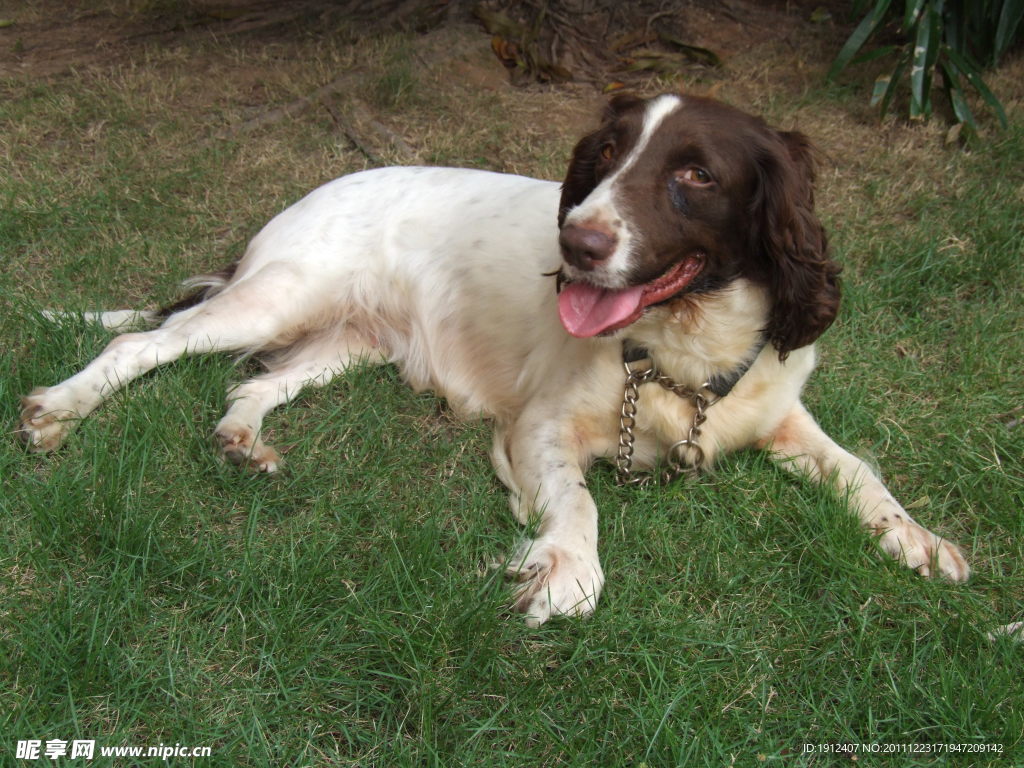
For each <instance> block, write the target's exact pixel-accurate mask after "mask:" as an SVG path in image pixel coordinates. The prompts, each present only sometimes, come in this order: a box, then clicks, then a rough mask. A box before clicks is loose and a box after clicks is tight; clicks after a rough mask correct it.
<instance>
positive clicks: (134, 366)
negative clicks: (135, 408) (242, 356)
mask: <svg viewBox="0 0 1024 768" xmlns="http://www.w3.org/2000/svg"><path fill="white" fill-rule="evenodd" d="M309 293H310V291H309V287H308V285H305V286H304V285H303V283H302V281H301V279H300V278H299V277H298V276H297V275H296V274H295V272H294V271H293V270H292V269H291V268H290V267H288V266H287V265H285V264H271V265H268V266H267V267H265V268H264V269H262V270H260V271H259V272H256V273H254V274H253V275H251V276H249V277H248V278H246V279H244V280H240V281H238V282H235V283H232V284H230V285H229V286H228V287H226V288H225V289H224V290H223V291H222V292H220V293H218V294H217V295H215V296H214V297H212V298H211V299H208V300H207V301H204V302H202V303H200V304H197V305H195V306H193V307H190V308H189V309H186V310H183V311H181V312H178V313H176V314H173V315H171V316H170V317H169V318H167V320H166V321H165V322H164V324H163V325H162V326H160V327H159V328H156V329H154V330H151V331H146V332H142V333H126V334H123V335H121V336H118V337H117V338H115V339H114V340H113V341H111V342H110V344H108V345H107V348H106V349H104V350H103V352H101V353H100V355H99V356H98V357H97V358H96V359H95V360H93V361H92V362H91V363H89V365H87V366H86V367H85V368H84V369H83V370H82V371H81V372H79V373H77V374H75V375H74V376H72V377H71V378H69V379H67V380H65V381H63V382H61V383H60V384H56V385H54V386H52V387H45V388H39V389H35V390H33V391H32V393H31V394H29V395H28V396H27V397H25V398H23V399H22V411H21V423H20V426H19V432H20V436H21V437H22V439H23V440H24V441H25V442H26V443H27V444H28V446H29V448H30V449H31V450H34V451H50V450H54V449H56V448H58V447H59V446H60V444H61V443H62V442H63V441H64V438H65V437H66V436H67V434H68V432H70V431H71V429H72V428H73V427H74V426H75V425H76V424H77V423H78V421H79V420H80V419H82V418H84V417H86V416H88V415H89V414H90V413H91V412H92V411H94V410H95V409H96V408H97V407H98V406H99V405H100V403H102V402H103V400H104V399H106V398H107V397H108V396H109V395H110V394H111V393H113V392H115V391H116V390H118V389H120V388H121V387H123V386H124V385H126V384H127V383H128V382H130V381H131V380H132V379H135V378H136V377H138V376H141V375H142V374H144V373H146V372H147V371H149V370H151V369H153V368H155V367H156V366H158V365H164V364H166V363H169V362H172V361H174V360H176V359H178V358H179V357H181V356H182V355H186V354H198V353H203V352H213V351H221V350H225V351H226V350H246V351H258V350H260V349H265V348H268V347H273V346H274V345H275V343H277V342H278V341H279V339H281V338H282V337H285V336H287V334H288V332H289V330H290V329H292V328H294V327H295V326H296V325H298V324H299V323H301V322H302V320H303V318H304V317H305V316H307V315H308V313H309V306H310V303H311V302H312V301H313V300H315V298H316V297H311V296H309V295H308V294H309ZM282 295H283V296H288V297H289V301H288V302H286V303H284V304H283V306H282V303H281V302H277V303H275V304H274V305H273V310H274V311H272V312H271V311H268V303H267V301H266V297H267V296H282ZM277 345H278V346H280V343H278V344H277Z"/></svg>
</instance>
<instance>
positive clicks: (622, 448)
mask: <svg viewBox="0 0 1024 768" xmlns="http://www.w3.org/2000/svg"><path fill="white" fill-rule="evenodd" d="M625 367H626V384H625V388H624V391H623V394H622V410H621V411H620V412H619V450H618V453H617V454H616V456H615V470H616V475H617V478H618V482H619V484H620V485H647V484H648V483H650V482H651V481H652V479H655V478H656V479H658V480H659V481H660V482H661V483H662V484H668V483H671V482H672V481H673V480H675V479H677V478H678V477H679V476H680V475H682V474H684V473H686V472H690V473H693V474H696V473H697V472H698V471H699V470H700V468H701V466H702V465H703V464H704V450H703V449H702V448H701V447H700V435H701V426H702V425H703V424H704V422H705V421H707V419H708V417H707V414H706V411H707V409H708V408H710V407H711V406H712V405H714V404H715V403H716V402H718V398H716V399H714V400H708V399H707V397H705V396H704V390H705V389H707V387H708V384H707V383H704V384H702V385H701V387H700V388H699V389H690V388H689V387H686V386H683V385H682V384H677V383H676V382H675V381H673V380H672V379H670V378H669V377H668V376H665V375H664V374H662V373H659V372H658V370H657V369H656V368H655V367H654V365H653V364H652V365H651V366H650V367H649V368H633V367H631V365H630V364H629V363H625ZM651 381H653V382H655V383H657V384H660V385H661V386H662V387H663V388H664V389H667V390H668V391H669V392H671V393H672V394H674V395H676V396H677V397H681V398H682V399H683V400H689V401H690V404H691V405H692V406H693V409H694V410H693V420H692V421H691V422H690V428H689V430H688V431H687V433H686V437H684V438H683V439H682V440H679V441H677V442H675V443H673V444H672V445H671V446H670V447H669V449H668V452H667V454H666V463H667V464H668V466H667V467H666V468H665V469H664V470H663V471H662V472H661V473H660V474H657V475H655V474H654V473H652V474H649V475H641V474H637V473H635V472H633V450H634V443H635V442H636V435H635V434H634V431H635V430H636V412H637V401H638V400H639V399H640V385H641V384H646V383H648V382H651Z"/></svg>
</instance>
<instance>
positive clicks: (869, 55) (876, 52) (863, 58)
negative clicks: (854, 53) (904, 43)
mask: <svg viewBox="0 0 1024 768" xmlns="http://www.w3.org/2000/svg"><path fill="white" fill-rule="evenodd" d="M895 50H898V49H897V47H896V46H895V45H883V46H882V47H881V48H875V49H873V50H870V51H866V52H865V53H862V54H861V55H860V56H858V57H857V58H855V59H854V60H853V61H851V62H850V65H851V66H858V65H860V64H865V63H867V62H869V61H874V60H875V59H880V58H882V57H883V56H888V55H889V54H890V53H892V52H893V51H895Z"/></svg>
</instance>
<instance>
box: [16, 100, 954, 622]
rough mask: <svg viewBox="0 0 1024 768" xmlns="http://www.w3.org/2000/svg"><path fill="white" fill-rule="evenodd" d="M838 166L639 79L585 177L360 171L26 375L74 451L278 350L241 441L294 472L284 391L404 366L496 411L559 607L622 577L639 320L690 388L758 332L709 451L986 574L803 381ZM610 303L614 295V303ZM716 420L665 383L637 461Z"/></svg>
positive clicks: (459, 400)
mask: <svg viewBox="0 0 1024 768" xmlns="http://www.w3.org/2000/svg"><path fill="white" fill-rule="evenodd" d="M812 182H813V170H812V162H811V158H810V149H809V147H808V144H807V142H806V140H805V139H804V138H803V137H802V136H801V135H799V134H796V133H785V132H776V131H774V130H772V129H770V128H768V127H767V126H766V125H765V124H764V123H763V122H762V121H760V120H759V119H757V118H753V117H750V116H749V115H746V114H744V113H742V112H740V111H738V110H735V109H732V108H730V107H727V106H725V105H722V104H720V103H717V102H714V101H710V100H705V99H699V98H694V97H688V96H678V95H666V96H661V97H658V98H655V99H651V100H641V99H637V98H632V97H619V98H617V99H615V100H613V101H612V103H611V104H610V106H609V107H608V109H607V112H606V115H605V119H604V123H603V124H602V126H601V127H600V128H599V129H598V130H597V131H595V132H594V133H592V134H590V135H588V136H586V137H584V138H583V139H582V140H581V141H580V142H579V144H578V146H577V147H576V150H575V152H574V155H573V159H572V162H571V164H570V168H569V171H568V174H567V177H566V180H565V183H564V185H563V186H562V188H561V189H560V187H559V185H558V184H557V183H554V182H549V181H540V180H536V179H529V178H523V177H520V176H511V175H503V174H495V173H488V172H483V171H476V170H462V169H450V168H384V169H378V170H371V171H365V172H362V173H356V174H353V175H350V176H346V177H343V178H341V179H337V180H335V181H333V182H330V183H328V184H326V185H324V186H323V187H320V188H319V189H317V190H315V191H314V192H312V193H311V194H310V195H308V196H307V197H305V198H304V199H302V200H300V201H299V202H298V203H296V204H295V205H293V206H292V207H291V208H289V209H287V210H286V211H284V212H283V213H281V214H280V215H278V216H277V217H275V218H274V219H273V220H272V221H270V223H269V224H267V226H266V227H265V228H264V229H263V230H262V231H261V232H260V233H259V234H257V235H256V237H255V238H254V239H253V240H252V242H251V243H250V245H249V247H248V250H247V251H246V253H245V255H244V256H243V258H242V259H241V261H240V262H239V263H238V264H237V265H236V266H235V267H234V268H233V270H229V272H228V273H226V274H225V275H221V276H214V277H211V278H209V279H207V280H206V281H205V283H202V281H200V282H201V283H202V284H203V287H204V288H205V289H206V290H205V294H204V295H203V296H201V297H199V298H198V299H197V301H196V303H193V304H192V305H191V306H186V305H185V304H183V305H181V306H183V307H184V308H177V311H174V312H172V313H171V314H170V315H169V316H167V317H166V319H165V320H164V322H163V324H162V325H161V326H160V327H158V328H156V329H155V330H150V331H147V332H142V333H126V334H124V335H121V336H118V337H117V338H115V339H114V340H113V341H112V342H111V343H110V345H109V346H108V347H107V348H106V349H105V350H104V351H103V353H102V354H100V356H99V357H97V358H96V360H94V361H93V362H92V363H90V364H89V365H88V366H87V367H86V368H85V369H84V370H83V371H81V372H80V373H78V374H76V375H75V376H72V377H71V378H69V379H67V380H66V381H64V382H62V383H60V384H57V385H55V386H52V387H48V388H40V389H37V390H35V391H33V392H32V393H31V394H30V395H28V396H27V397H25V398H24V403H23V405H24V408H23V411H22V417H21V418H22V421H21V425H20V432H21V435H22V437H23V438H24V440H25V441H26V442H27V444H28V445H29V446H30V447H31V448H32V449H33V450H37V451H48V450H52V449H55V448H57V447H58V446H59V445H60V444H61V443H62V442H63V440H64V439H65V437H66V435H67V433H68V431H69V430H70V429H71V428H72V427H73V426H74V424H75V423H76V422H77V420H79V419H81V418H83V417H85V416H86V415H88V414H89V413H90V412H91V411H93V410H94V409H95V408H96V407H97V406H99V405H100V403H101V402H102V401H103V400H104V398H106V397H107V396H109V395H110V394H111V393H112V392H113V391H115V390H116V389H118V388H120V387H122V386H124V385H125V384H127V383H128V382H129V381H131V380H132V379H134V378H135V377H137V376H139V375H141V374H143V373H145V372H147V371H149V370H150V369H152V368H154V367H155V366H157V365H162V364H164V363H169V362H171V361H172V360H174V359H176V358H178V357H180V356H182V355H185V354H195V353H200V352H209V351H215V350H225V351H246V352H259V353H262V354H263V360H264V362H265V364H266V366H267V373H265V374H263V375H261V376H257V377H255V378H253V379H250V380H249V381H246V382H243V383H241V384H239V385H238V386H236V387H235V388H234V389H232V390H231V391H230V393H229V394H228V408H227V412H226V413H225V415H224V417H223V418H222V419H221V421H220V423H219V424H218V425H217V428H216V436H217V438H218V440H219V441H220V444H221V446H222V449H223V452H224V454H225V456H226V457H227V458H228V459H230V460H232V461H234V462H236V463H239V464H243V465H247V466H249V467H252V468H255V469H258V470H264V471H274V470H275V469H277V468H278V466H279V464H280V459H279V457H278V454H277V453H276V452H275V450H274V449H273V448H272V447H270V446H269V445H266V444H265V443H264V442H263V441H262V439H261V437H260V427H261V424H262V420H263V417H264V416H265V415H266V414H267V413H268V412H269V411H270V410H271V409H273V408H275V407H276V406H279V405H282V404H284V403H286V402H288V401H289V400H291V399H292V398H294V397H295V396H296V395H297V394H298V392H299V391H300V390H302V389H303V388H304V387H309V386H322V385H324V384H326V383H327V382H329V381H330V380H331V379H332V378H333V377H334V376H336V375H337V374H339V373H340V372H342V371H344V370H345V369H346V368H347V367H349V366H350V365H353V364H355V363H356V362H358V361H370V362H373V363H384V362H391V363H395V364H397V365H398V366H399V367H400V369H401V371H402V373H403V375H404V377H405V378H406V380H407V381H408V382H409V383H410V384H411V385H412V386H414V387H416V388H429V389H432V390H434V391H436V392H437V393H438V394H440V395H442V396H443V397H445V398H446V399H447V400H448V402H449V403H450V404H451V405H452V407H453V408H455V409H456V410H457V411H459V412H462V413H464V414H468V415H477V414H479V415H484V416H486V417H489V418H490V419H492V420H493V422H494V424H495V436H494V447H493V461H494V466H495V468H496V470H497V473H498V476H499V477H500V478H501V481H502V482H503V483H504V484H505V485H506V486H507V487H508V488H509V490H510V491H511V503H512V510H513V513H514V514H515V516H516V519H517V520H519V521H520V522H521V523H523V524H527V523H531V522H532V523H535V524H536V536H535V538H532V539H530V540H529V541H527V542H526V543H525V544H524V546H523V547H522V548H521V549H520V551H519V552H518V554H517V555H516V556H515V557H514V558H512V560H511V565H510V569H511V571H512V573H513V574H514V575H515V576H516V578H517V580H518V582H519V585H518V588H517V592H516V599H515V605H516V607H517V609H518V610H520V611H521V612H523V613H524V614H526V615H527V617H528V619H527V620H528V622H530V623H531V624H539V623H541V622H544V621H546V620H547V619H548V618H549V617H550V616H552V615H557V614H586V613H589V612H590V611H592V610H593V609H594V607H595V605H596V603H597V599H598V595H599V593H600V591H601V588H602V586H603V583H604V575H603V572H602V569H601V564H600V561H599V559H598V541H597V533H598V526H597V509H596V507H595V505H594V501H593V499H592V498H591V496H590V494H589V492H588V491H587V487H586V483H585V481H584V475H585V472H586V470H587V468H588V467H589V465H590V464H591V463H592V462H593V461H594V460H595V459H597V458H599V457H605V458H609V457H612V456H614V454H615V450H616V446H617V443H618V436H619V411H620V406H621V398H622V388H623V365H622V354H623V345H624V342H625V343H627V344H629V345H641V346H643V347H644V348H646V349H647V350H648V351H649V352H650V354H651V356H652V357H653V359H654V360H655V361H656V363H657V365H658V367H659V369H660V370H662V371H663V372H664V373H666V374H667V375H669V376H671V377H672V378H674V379H675V380H676V381H678V382H679V383H681V384H685V385H687V386H690V387H700V386H701V385H702V384H703V383H704V382H705V381H707V380H708V379H709V378H711V377H715V376H728V375H730V374H731V373H734V372H736V371H738V370H741V369H742V366H743V365H744V364H745V363H747V362H750V361H749V360H748V359H747V358H748V357H751V356H752V355H753V354H755V353H756V359H754V360H753V362H752V364H751V365H750V367H749V369H748V370H746V372H745V373H744V374H743V375H742V376H741V377H740V378H739V379H738V382H737V383H736V384H735V387H734V388H733V389H732V391H731V392H730V393H729V394H728V395H726V396H725V397H723V398H722V399H721V400H720V401H719V402H718V403H716V404H715V406H714V407H713V409H711V410H710V411H709V418H708V421H707V423H706V424H705V425H704V428H703V436H702V439H701V443H702V446H703V449H704V451H705V456H706V458H705V462H704V463H705V465H710V464H711V463H712V462H713V461H714V459H715V457H716V456H717V455H718V454H720V453H724V452H727V451H732V450H735V449H739V448H746V447H752V446H753V447H759V448H763V449H765V450H767V451H768V452H769V454H770V455H771V456H772V458H774V459H776V460H777V461H778V462H779V463H780V464H781V465H782V466H784V467H786V468H788V469H792V470H795V471H797V472H801V473H803V474H805V475H808V476H810V477H811V478H814V479H815V480H818V481H822V482H830V483H833V484H834V486H835V487H836V488H837V489H838V490H839V491H840V492H841V493H843V494H848V498H849V500H850V504H851V506H852V508H853V511H854V512H855V513H856V514H857V515H858V516H859V518H860V520H861V521H862V523H863V525H864V527H865V528H867V529H868V530H869V531H872V532H873V533H875V534H877V536H878V541H879V543H880V544H881V546H882V548H883V549H884V550H885V551H886V552H888V553H889V554H890V555H892V556H893V557H894V558H897V559H898V560H899V561H901V562H903V563H905V564H906V565H907V566H909V567H910V568H913V569H916V570H917V571H919V572H920V573H922V574H924V575H931V574H942V575H943V576H946V577H948V578H950V579H953V580H963V579H966V578H967V576H968V572H969V570H968V566H967V564H966V562H965V561H964V558H963V557H962V556H961V554H960V552H959V550H958V549H957V547H956V546H955V545H953V544H951V543H949V542H947V541H944V540H942V539H941V538H940V537H938V536H936V535H935V534H933V533H931V532H929V531H928V530H926V529H925V528H923V527H922V526H920V525H918V524H917V523H916V522H915V521H914V520H913V519H912V518H911V517H910V515H908V514H907V513H906V511H904V509H903V508H902V507H901V506H900V505H899V504H898V503H897V502H896V500H895V499H894V498H893V497H892V496H891V495H890V494H889V492H888V491H887V490H886V489H885V487H884V486H883V484H882V483H881V481H880V480H879V479H878V478H877V477H876V476H875V474H874V473H873V472H872V471H871V470H870V469H869V468H868V467H867V466H866V465H865V464H864V463H863V462H862V461H860V460H859V459H857V458H855V457H854V456H852V455H851V454H850V453H848V452H846V451H844V450H843V449H842V448H840V447H839V446H838V445H836V444H835V443H834V442H833V441H832V440H831V439H830V438H829V437H828V436H826V435H825V434H824V433H823V432H822V430H821V429H820V428H819V427H818V425H817V424H816V423H815V421H814V419H813V418H812V417H811V415H810V414H809V413H808V412H807V410H806V409H805V408H804V407H803V405H802V404H801V402H800V393H801V389H802V388H803V386H804V383H805V382H806V380H807V378H808V376H809V375H810V373H811V371H812V369H813V368H814V349H813V346H812V343H813V342H814V340H815V339H816V338H817V336H818V335H819V334H820V333H821V332H822V331H824V329H825V328H826V327H827V326H828V325H829V324H830V323H831V321H832V319H833V318H834V316H835V313H836V310H837V307H838V299H839V291H838V283H837V277H836V276H837V273H838V269H837V267H836V266H835V264H834V263H833V262H832V261H831V260H830V259H829V257H828V254H827V245H826V240H825V235H824V232H823V231H822V228H821V226H820V224H819V223H818V220H817V218H816V217H815V215H814V212H813V193H812ZM680 265H685V268H682V267H680ZM552 275H557V279H555V278H553V277H552ZM556 283H557V287H558V288H559V289H560V290H561V296H560V295H558V294H557V293H556ZM602 301H605V302H606V304H602V305H601V306H602V307H604V306H606V305H607V306H612V305H614V307H615V309H614V311H612V310H606V309H594V303H595V302H597V303H598V304H600V303H601V302H602ZM574 302H576V303H574ZM579 302H582V307H581V306H578V305H577V304H578V303H579ZM588 302H589V303H588ZM560 318H561V319H560ZM117 319H118V320H121V319H123V317H120V316H118V317H117ZM691 419H692V406H691V405H690V403H689V401H687V400H684V399H681V398H679V397H677V396H675V395H674V394H672V393H670V392H668V391H665V390H663V389H662V388H660V387H658V386H656V385H646V386H645V387H644V388H643V395H642V404H641V408H640V411H639V415H638V425H637V429H636V459H635V461H636V465H637V466H638V467H641V468H642V467H649V466H652V465H653V464H655V463H656V461H657V460H658V458H659V457H660V456H663V455H664V453H665V451H666V449H667V448H668V447H669V446H671V445H672V444H673V443H675V442H676V441H678V440H679V439H680V438H681V437H682V436H683V434H684V432H685V430H686V429H687V427H688V426H689V424H690V422H691Z"/></svg>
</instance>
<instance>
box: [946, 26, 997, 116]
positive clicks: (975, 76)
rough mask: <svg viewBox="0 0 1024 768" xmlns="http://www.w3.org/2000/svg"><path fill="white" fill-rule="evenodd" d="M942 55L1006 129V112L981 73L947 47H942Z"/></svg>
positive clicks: (964, 58)
mask: <svg viewBox="0 0 1024 768" xmlns="http://www.w3.org/2000/svg"><path fill="white" fill-rule="evenodd" d="M943 53H944V54H945V55H946V56H948V57H949V60H950V61H951V62H952V63H953V65H954V66H955V67H956V68H957V70H958V71H959V72H960V73H961V74H963V76H964V77H966V78H967V81H968V82H969V83H970V84H971V86H972V87H973V88H974V90H976V91H977V92H978V95H979V96H981V98H982V99H984V101H985V103H986V104H988V105H989V106H990V107H991V108H992V111H993V112H995V113H996V117H997V118H999V124H1000V125H1001V126H1003V128H1006V127H1007V125H1009V122H1008V121H1007V119H1006V112H1005V110H1003V105H1002V102H1000V101H999V99H997V98H996V95H995V94H994V93H992V91H991V90H989V87H988V86H987V85H986V84H985V81H984V79H982V77H981V73H980V72H978V70H977V68H976V67H975V66H974V65H972V64H971V63H970V62H969V61H968V60H967V58H966V57H964V56H962V55H961V54H959V53H957V52H956V51H954V50H953V49H952V48H950V47H949V46H943Z"/></svg>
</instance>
